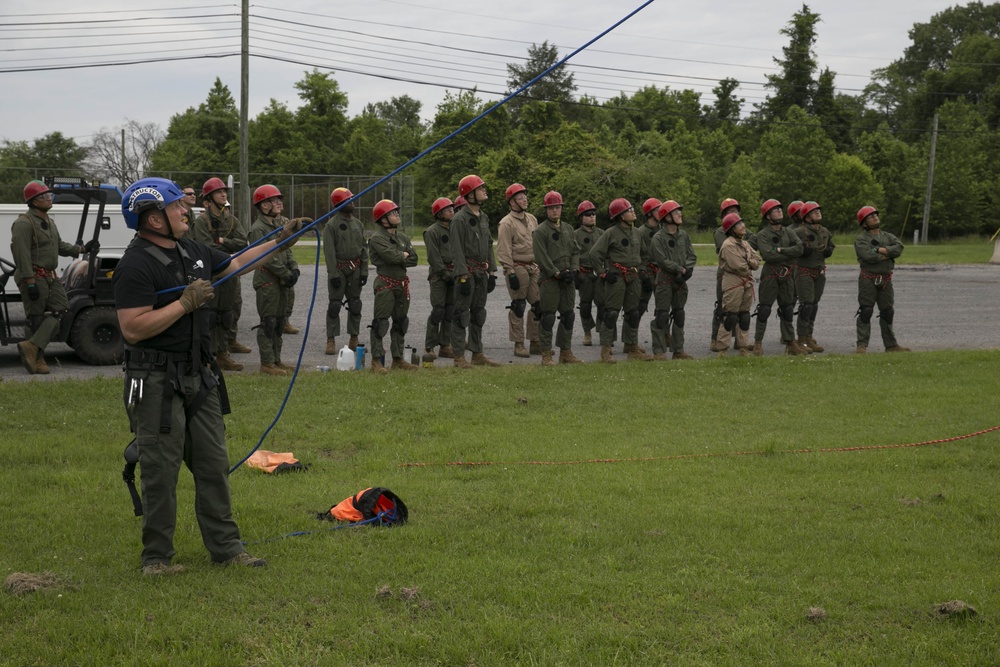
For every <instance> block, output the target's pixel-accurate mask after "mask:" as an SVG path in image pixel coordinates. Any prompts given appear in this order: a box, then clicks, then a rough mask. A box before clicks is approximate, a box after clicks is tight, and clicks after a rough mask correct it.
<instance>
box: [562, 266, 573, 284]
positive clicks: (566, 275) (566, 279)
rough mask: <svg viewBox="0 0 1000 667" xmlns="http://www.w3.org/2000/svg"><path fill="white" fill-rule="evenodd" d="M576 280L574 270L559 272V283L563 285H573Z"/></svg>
mask: <svg viewBox="0 0 1000 667" xmlns="http://www.w3.org/2000/svg"><path fill="white" fill-rule="evenodd" d="M575 279H576V271H574V270H573V269H563V270H562V271H560V272H559V282H561V283H571V282H574V281H575Z"/></svg>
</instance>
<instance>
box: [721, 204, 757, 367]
mask: <svg viewBox="0 0 1000 667" xmlns="http://www.w3.org/2000/svg"><path fill="white" fill-rule="evenodd" d="M722 230H723V231H724V232H725V234H726V240H725V241H723V243H722V247H721V248H720V249H719V271H721V272H722V323H721V324H720V325H719V332H718V335H717V342H718V350H717V351H718V353H719V356H720V357H724V356H726V353H727V352H728V350H729V339H730V337H732V336H735V338H736V349H738V350H739V351H740V354H742V355H748V354H750V342H749V331H750V308H751V307H753V285H754V278H753V272H754V271H756V270H757V269H758V268H759V267H760V260H759V259H758V258H757V251H755V250H754V249H753V246H751V245H750V243H749V242H748V241H747V240H746V239H745V237H746V233H747V231H746V230H747V228H746V225H745V224H744V223H743V218H741V217H740V214H739V213H727V214H726V217H724V218H723V219H722Z"/></svg>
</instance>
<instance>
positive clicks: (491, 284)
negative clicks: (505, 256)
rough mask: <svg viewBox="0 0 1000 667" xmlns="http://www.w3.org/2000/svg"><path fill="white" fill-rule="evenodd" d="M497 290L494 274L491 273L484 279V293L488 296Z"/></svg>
mask: <svg viewBox="0 0 1000 667" xmlns="http://www.w3.org/2000/svg"><path fill="white" fill-rule="evenodd" d="M496 288H497V276H496V274H495V273H491V274H490V277H489V278H487V279H486V293H487V294H489V293H490V292H492V291H493V290H495V289H496Z"/></svg>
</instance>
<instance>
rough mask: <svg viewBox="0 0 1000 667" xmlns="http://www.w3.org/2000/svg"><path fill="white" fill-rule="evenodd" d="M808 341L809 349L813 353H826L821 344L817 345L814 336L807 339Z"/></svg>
mask: <svg viewBox="0 0 1000 667" xmlns="http://www.w3.org/2000/svg"><path fill="white" fill-rule="evenodd" d="M806 340H807V341H808V343H809V349H810V350H812V351H813V352H826V348H825V347H820V344H819V343H817V342H816V339H815V338H813V337H812V336H809V338H807V339H806Z"/></svg>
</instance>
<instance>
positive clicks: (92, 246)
mask: <svg viewBox="0 0 1000 667" xmlns="http://www.w3.org/2000/svg"><path fill="white" fill-rule="evenodd" d="M83 249H84V250H85V251H86V252H87V254H90V253H94V252H100V250H101V244H100V243H98V242H97V239H91V240H89V241H87V242H86V243H84V244H83Z"/></svg>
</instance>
